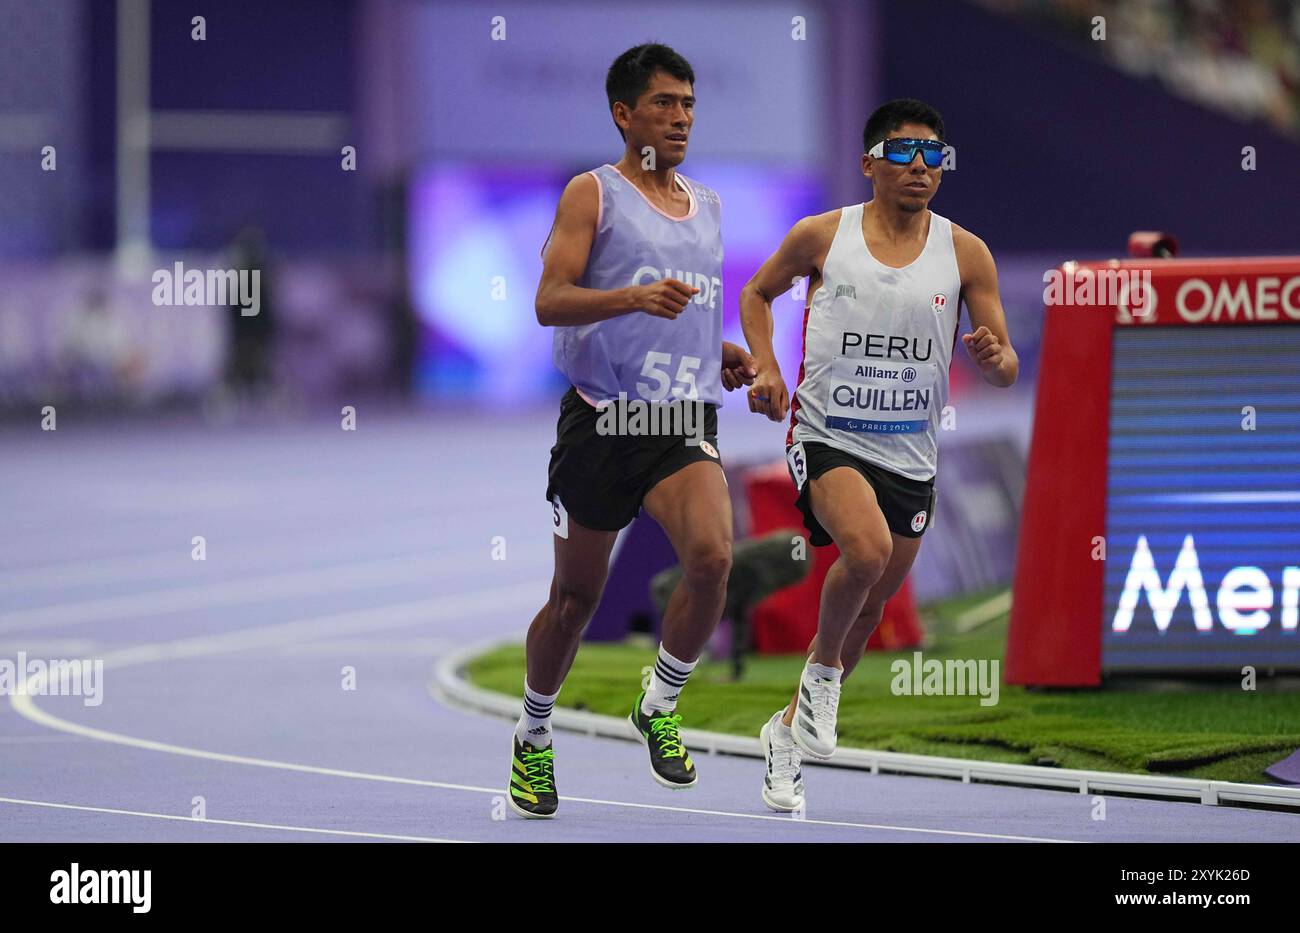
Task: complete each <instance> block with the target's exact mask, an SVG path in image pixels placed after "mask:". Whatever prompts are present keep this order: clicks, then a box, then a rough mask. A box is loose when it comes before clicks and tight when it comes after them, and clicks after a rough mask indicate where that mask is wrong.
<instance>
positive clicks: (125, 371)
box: [60, 284, 145, 402]
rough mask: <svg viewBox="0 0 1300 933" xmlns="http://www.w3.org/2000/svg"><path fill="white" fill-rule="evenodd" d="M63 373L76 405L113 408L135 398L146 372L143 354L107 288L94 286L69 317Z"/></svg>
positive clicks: (61, 365) (63, 341) (64, 335)
mask: <svg viewBox="0 0 1300 933" xmlns="http://www.w3.org/2000/svg"><path fill="white" fill-rule="evenodd" d="M60 368H61V369H62V370H63V373H64V381H65V384H66V385H67V386H69V387H70V388H71V390H72V394H73V396H74V397H75V398H77V399H82V400H86V401H90V402H111V401H113V400H115V399H121V398H128V399H134V398H135V397H136V396H137V394H138V391H139V389H140V386H141V384H142V376H143V375H144V371H145V358H144V354H143V353H141V352H140V351H139V350H138V349H137V348H136V347H135V346H134V345H133V343H132V340H131V335H130V334H129V333H128V332H127V328H126V325H125V323H124V322H123V321H122V318H121V316H120V315H118V314H117V313H116V311H115V310H114V308H113V306H112V303H111V302H110V301H109V297H108V292H107V290H106V289H105V287H104V286H103V285H99V284H95V285H92V286H91V287H90V289H89V290H88V291H87V293H86V298H85V301H83V302H81V303H80V304H78V305H77V306H76V307H75V308H74V309H73V311H72V313H71V314H69V315H68V317H67V319H66V322H65V324H64V330H63V334H62V346H61V361H60Z"/></svg>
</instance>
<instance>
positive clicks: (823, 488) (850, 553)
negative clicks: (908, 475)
mask: <svg viewBox="0 0 1300 933" xmlns="http://www.w3.org/2000/svg"><path fill="white" fill-rule="evenodd" d="M809 482H810V483H812V489H811V491H810V493H809V497H810V503H811V505H812V511H813V515H815V516H816V517H817V521H819V522H820V523H821V525H822V527H823V528H825V529H826V531H827V532H828V533H829V534H830V536H831V538H832V539H833V540H834V541H835V544H836V546H837V547H838V548H839V549H840V556H839V558H838V559H837V560H836V561H835V563H834V564H832V565H831V569H830V571H829V572H828V573H827V574H826V580H825V582H824V583H823V584H822V595H821V607H820V610H819V611H818V615H817V637H816V639H815V640H814V641H813V660H814V661H816V662H817V663H818V664H824V665H826V666H827V667H840V666H841V665H840V649H841V648H842V647H843V645H844V638H845V636H846V635H847V634H848V632H849V628H850V627H851V626H852V625H853V622H854V620H855V619H857V617H858V615H859V613H861V611H862V605H863V603H864V602H865V601H866V598H867V594H868V593H869V592H870V591H871V587H872V586H874V585H875V583H876V581H877V580H879V579H880V576H881V574H883V573H884V572H885V567H886V565H888V563H889V556H890V554H891V553H892V550H893V541H892V540H891V536H890V533H889V525H888V523H887V522H886V521H885V516H884V515H883V514H882V513H881V511H880V506H879V505H878V504H877V502H876V493H875V490H873V489H872V488H871V484H870V483H868V482H867V481H866V480H865V479H864V478H863V476H862V474H861V473H859V472H858V471H857V470H854V469H852V468H851V467H834V468H833V469H830V470H827V471H826V472H825V473H823V474H822V475H821V476H819V477H817V478H816V479H813V480H810V481H809Z"/></svg>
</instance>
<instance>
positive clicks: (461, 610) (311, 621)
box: [9, 580, 1076, 842]
mask: <svg viewBox="0 0 1300 933" xmlns="http://www.w3.org/2000/svg"><path fill="white" fill-rule="evenodd" d="M549 583H550V581H549V580H534V581H532V582H529V583H521V584H516V585H515V586H511V587H504V588H501V589H489V590H476V591H472V592H469V593H460V594H454V595H451V596H443V597H436V598H433V599H427V600H419V601H416V602H413V603H397V604H395V605H392V606H381V607H377V608H372V609H362V610H354V611H349V612H341V613H335V614H333V615H330V616H323V617H314V618H307V619H300V620H297V621H294V622H283V623H279V624H276V625H268V626H258V627H256V628H252V629H245V630H242V631H238V632H231V633H228V634H224V635H210V636H200V637H197V638H187V639H181V640H178V641H174V642H160V643H155V644H146V645H139V646H137V647H133V648H127V649H124V650H122V651H118V652H114V653H113V654H110V655H108V656H107V657H105V658H104V659H103V660H104V667H105V668H110V667H112V668H121V667H126V666H130V665H134V664H147V663H151V662H156V661H164V660H171V659H175V658H192V657H199V656H204V655H209V654H216V653H220V652H225V651H240V650H245V649H249V648H260V647H266V646H268V645H279V644H282V643H283V642H285V641H289V640H291V639H293V638H314V637H319V636H325V635H337V634H339V633H341V632H344V631H357V630H365V631H378V630H381V629H388V628H399V627H401V626H406V625H417V624H424V625H428V624H432V623H436V622H444V621H448V620H452V619H457V618H464V617H467V616H472V615H473V614H474V613H483V612H495V613H500V612H502V611H503V610H511V609H514V608H528V607H532V606H535V605H537V603H538V601H539V599H541V598H542V596H541V595H539V594H544V593H545V592H546V586H548V585H549ZM40 679H41V678H40V676H39V675H38V676H34V677H31V678H29V680H28V688H27V692H26V693H23V694H11V695H10V697H9V702H10V704H11V705H12V706H13V708H14V710H15V712H17V713H18V714H19V715H21V716H24V717H25V718H27V719H30V720H31V721H32V722H35V723H38V724H40V725H43V726H46V727H48V728H50V729H55V730H57V731H60V732H68V733H71V734H73V735H80V736H84V737H86V738H90V739H96V740H98V741H101V742H110V743H113V744H117V745H127V746H130V747H133V748H142V749H146V750H148V751H156V752H164V753H167V754H172V755H180V756H185V757H189V758H201V759H206V760H208V761H220V762H225V763H227V764H238V765H247V766H250V767H257V768H272V769H275V770H280V771H292V772H298V773H302V774H316V775H323V776H327V777H340V778H347V779H351V780H359V781H378V782H383V783H389V784H407V785H413V786H418V787H432V788H437V789H439V790H453V791H462V792H467V793H478V794H493V795H503V794H504V790H503V789H502V788H500V787H479V786H476V785H472V784H453V783H450V782H446V781H429V780H423V779H420V778H406V777H398V776H395V775H387V774H374V773H369V772H364V771H350V770H346V769H342V768H322V767H317V766H315V765H303V764H297V763H295V762H287V761H276V760H273V759H268V758H255V757H253V756H250V755H231V754H227V753H224V752H212V751H207V750H205V749H199V748H191V747H188V746H184V745H173V744H171V743H168V742H158V741H154V740H152V739H141V738H136V737H134V736H129V735H123V734H121V733H117V732H109V731H107V730H104V729H94V728H91V727H89V726H83V725H81V724H80V723H75V722H72V721H70V720H66V719H60V718H59V717H57V716H54V715H53V714H51V713H48V712H46V711H45V710H43V709H41V708H40V707H38V706H36V704H35V702H34V701H33V699H32V696H33V695H34V694H36V695H39V693H40V691H39V690H38V689H36V688H37V687H38V686H39V683H38V682H39V681H40ZM562 799H564V800H566V801H572V802H574V803H587V804H594V805H598V806H609V807H624V808H631V809H640V810H659V811H664V812H671V813H693V814H697V815H701V816H716V817H724V818H730V819H746V820H769V821H776V822H779V823H782V824H785V825H798V824H808V825H813V826H839V827H845V828H850V829H874V830H894V831H897V832H904V833H919V834H927V835H940V836H965V837H973V838H979V839H1004V840H1010V841H1017V842H1074V841H1076V840H1072V839H1050V838H1046V837H1038V836H1015V835H1007V834H1002V833H979V832H967V831H961V830H942V829H925V828H919V827H914V826H892V825H886V824H875V823H849V822H843V821H838V820H815V819H803V820H792V819H790V818H789V817H785V816H776V815H772V814H760V813H737V812H733V811H728V810H702V809H695V808H690V807H672V806H667V805H665V804H648V803H631V802H628V801H622V800H601V799H596V798H590V797H563V798H562Z"/></svg>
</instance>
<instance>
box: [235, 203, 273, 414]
mask: <svg viewBox="0 0 1300 933" xmlns="http://www.w3.org/2000/svg"><path fill="white" fill-rule="evenodd" d="M230 268H232V269H234V270H235V271H236V272H239V273H240V274H241V275H242V274H243V273H244V272H245V271H247V272H248V273H249V275H250V277H251V273H252V272H253V271H254V270H257V272H258V273H259V280H260V283H261V287H260V296H261V300H260V310H259V311H258V313H257V314H253V315H245V314H243V313H242V311H241V308H240V303H239V296H238V295H235V296H233V298H232V303H231V304H230V305H229V312H230V313H229V316H230V345H229V352H228V354H227V356H226V377H225V382H226V389H227V390H228V391H229V392H230V393H231V394H233V395H234V396H235V397H237V398H238V397H244V396H258V395H263V394H266V393H267V392H268V391H269V390H270V389H271V388H272V387H273V385H274V373H273V371H272V361H273V357H272V349H273V344H274V340H275V309H274V306H273V304H272V296H273V295H274V294H275V288H274V285H273V283H272V273H271V269H270V255H269V250H268V248H267V243H266V234H265V233H264V232H263V231H262V229H261V228H260V227H258V226H256V225H249V226H247V227H244V228H243V229H242V230H240V231H239V233H237V234H236V235H235V238H234V241H233V242H232V243H231V248H230Z"/></svg>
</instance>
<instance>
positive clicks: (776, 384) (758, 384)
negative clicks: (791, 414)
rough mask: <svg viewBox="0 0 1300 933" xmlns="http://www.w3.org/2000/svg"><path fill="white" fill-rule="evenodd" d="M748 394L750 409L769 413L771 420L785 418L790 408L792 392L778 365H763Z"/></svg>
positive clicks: (765, 413) (763, 413) (760, 412)
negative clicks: (787, 388) (788, 390)
mask: <svg viewBox="0 0 1300 933" xmlns="http://www.w3.org/2000/svg"><path fill="white" fill-rule="evenodd" d="M748 394H749V410H750V411H756V412H758V413H759V414H762V415H767V417H768V419H769V420H771V421H783V420H785V413H786V412H787V411H789V409H790V393H789V392H787V391H786V388H785V380H784V379H782V378H781V370H779V369H777V368H776V366H771V365H769V366H764V367H761V368H760V369H759V371H758V375H757V376H755V377H754V384H753V385H752V386H750V387H749V393H748Z"/></svg>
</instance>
